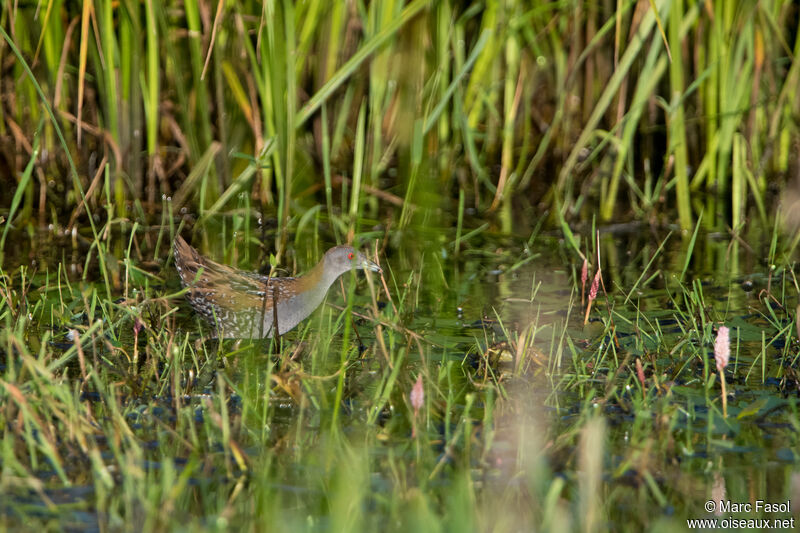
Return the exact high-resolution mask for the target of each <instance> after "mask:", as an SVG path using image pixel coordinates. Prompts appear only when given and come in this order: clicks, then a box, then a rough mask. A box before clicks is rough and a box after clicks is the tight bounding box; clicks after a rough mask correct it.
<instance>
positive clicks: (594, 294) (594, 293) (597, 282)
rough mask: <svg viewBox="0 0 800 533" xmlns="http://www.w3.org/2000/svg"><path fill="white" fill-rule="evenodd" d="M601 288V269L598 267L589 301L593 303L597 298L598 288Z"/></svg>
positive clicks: (590, 290)
mask: <svg viewBox="0 0 800 533" xmlns="http://www.w3.org/2000/svg"><path fill="white" fill-rule="evenodd" d="M599 288H600V269H599V268H598V269H597V274H595V275H594V279H593V280H592V287H591V288H590V289H589V302H590V303H591V302H592V301H594V299H595V298H597V289H599Z"/></svg>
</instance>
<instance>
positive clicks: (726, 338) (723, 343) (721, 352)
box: [714, 326, 731, 372]
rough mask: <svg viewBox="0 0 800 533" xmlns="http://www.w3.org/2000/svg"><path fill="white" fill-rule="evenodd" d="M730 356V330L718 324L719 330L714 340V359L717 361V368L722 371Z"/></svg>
mask: <svg viewBox="0 0 800 533" xmlns="http://www.w3.org/2000/svg"><path fill="white" fill-rule="evenodd" d="M730 357H731V341H730V331H729V330H728V328H727V327H726V326H720V328H719V331H717V340H716V341H714V359H715V360H716V361H717V370H719V371H720V372H722V371H723V370H724V369H725V367H726V366H728V359H730Z"/></svg>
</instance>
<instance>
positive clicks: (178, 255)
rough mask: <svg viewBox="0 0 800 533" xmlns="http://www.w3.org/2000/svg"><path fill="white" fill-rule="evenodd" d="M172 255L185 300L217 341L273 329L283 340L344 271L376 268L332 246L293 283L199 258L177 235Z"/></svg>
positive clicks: (269, 334)
mask: <svg viewBox="0 0 800 533" xmlns="http://www.w3.org/2000/svg"><path fill="white" fill-rule="evenodd" d="M174 253H175V267H176V268H177V269H178V274H179V275H180V277H181V282H182V283H183V286H184V287H187V288H189V291H188V292H187V293H186V298H187V299H188V300H189V303H190V304H191V305H192V307H194V309H195V311H197V312H198V313H200V314H201V315H203V316H204V317H205V318H206V320H208V321H209V322H210V323H211V325H212V326H214V327H215V328H216V330H217V331H216V333H217V337H220V338H253V339H264V338H270V337H272V336H273V332H274V329H276V328H275V326H276V324H277V331H278V334H279V335H283V334H284V333H286V332H287V331H289V330H291V329H292V328H294V327H295V326H297V324H299V323H300V321H302V320H304V319H305V318H307V317H308V316H309V315H310V314H311V313H312V312H313V311H314V310H315V309H316V308H317V307H319V305H320V304H321V303H322V301H323V300H324V299H325V295H326V294H327V292H328V289H329V288H330V286H331V285H332V284H333V282H334V281H336V280H337V279H338V278H339V276H341V275H342V274H344V273H345V272H347V271H349V270H354V269H367V270H372V271H374V272H381V267H379V266H378V265H377V264H375V263H373V262H372V261H370V260H369V259H367V258H366V257H365V256H364V254H362V253H361V252H359V251H357V250H356V249H354V248H353V247H352V246H334V247H333V248H331V249H330V250H328V251H327V252H325V257H323V258H322V261H320V262H319V263H318V264H317V265H316V266H315V267H314V268H312V269H311V270H310V271H308V273H306V274H305V275H304V276H300V277H297V278H279V277H273V278H271V277H269V276H263V275H261V274H258V273H257V272H247V271H244V270H237V269H235V268H232V267H230V266H227V265H222V264H220V263H217V262H216V261H212V260H211V259H208V258H205V257H203V256H201V255H200V254H199V253H198V251H197V250H195V249H194V248H192V247H191V246H189V245H188V244H187V243H186V241H185V240H184V239H183V238H182V237H181V236H180V235H179V236H177V237H176V238H175V246H174Z"/></svg>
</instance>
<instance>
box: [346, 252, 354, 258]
mask: <svg viewBox="0 0 800 533" xmlns="http://www.w3.org/2000/svg"><path fill="white" fill-rule="evenodd" d="M354 257H355V254H354V253H353V252H350V253H349V254H347V258H348V259H352V258H354Z"/></svg>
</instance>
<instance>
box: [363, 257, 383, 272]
mask: <svg viewBox="0 0 800 533" xmlns="http://www.w3.org/2000/svg"><path fill="white" fill-rule="evenodd" d="M361 268H363V269H364V270H372V271H373V272H377V273H379V274H381V273H383V270H381V267H379V266H378V265H377V263H373V262H372V261H370V260H369V259H363V260H362V261H361Z"/></svg>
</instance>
